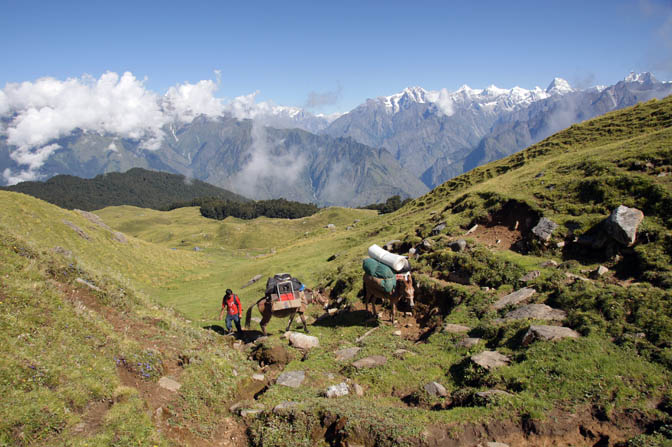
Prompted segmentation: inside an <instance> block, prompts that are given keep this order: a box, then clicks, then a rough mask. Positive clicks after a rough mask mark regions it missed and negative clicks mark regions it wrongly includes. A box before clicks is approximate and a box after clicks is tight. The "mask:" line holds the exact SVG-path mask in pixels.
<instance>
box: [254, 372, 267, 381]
mask: <svg viewBox="0 0 672 447" xmlns="http://www.w3.org/2000/svg"><path fill="white" fill-rule="evenodd" d="M252 379H254V380H258V381H259V382H263V381H264V380H266V376H264V375H263V374H253V375H252Z"/></svg>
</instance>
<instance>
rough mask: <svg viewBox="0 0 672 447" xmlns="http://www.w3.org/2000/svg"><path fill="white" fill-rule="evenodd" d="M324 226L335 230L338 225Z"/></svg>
mask: <svg viewBox="0 0 672 447" xmlns="http://www.w3.org/2000/svg"><path fill="white" fill-rule="evenodd" d="M324 228H327V229H329V230H335V229H336V225H334V224H327V226H325V227H324Z"/></svg>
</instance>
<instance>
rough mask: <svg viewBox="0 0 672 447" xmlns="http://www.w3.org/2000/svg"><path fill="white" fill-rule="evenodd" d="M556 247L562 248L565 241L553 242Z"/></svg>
mask: <svg viewBox="0 0 672 447" xmlns="http://www.w3.org/2000/svg"><path fill="white" fill-rule="evenodd" d="M555 246H556V247H558V248H564V247H565V241H560V242H558V243H557V244H555Z"/></svg>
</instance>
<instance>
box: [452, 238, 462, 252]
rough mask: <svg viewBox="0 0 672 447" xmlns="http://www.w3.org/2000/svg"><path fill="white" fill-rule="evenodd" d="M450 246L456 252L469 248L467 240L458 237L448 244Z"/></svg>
mask: <svg viewBox="0 0 672 447" xmlns="http://www.w3.org/2000/svg"><path fill="white" fill-rule="evenodd" d="M448 247H449V248H450V249H451V250H453V251H455V252H461V251H464V250H466V249H467V241H465V240H464V239H458V240H456V241H453V242H451V243H450V244H448Z"/></svg>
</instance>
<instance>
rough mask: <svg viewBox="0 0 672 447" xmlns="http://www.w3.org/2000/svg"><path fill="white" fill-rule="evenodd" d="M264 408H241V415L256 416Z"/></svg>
mask: <svg viewBox="0 0 672 447" xmlns="http://www.w3.org/2000/svg"><path fill="white" fill-rule="evenodd" d="M261 412H262V410H259V409H257V408H246V409H244V410H240V415H241V416H242V417H247V416H256V415H258V414H259V413H261Z"/></svg>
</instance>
